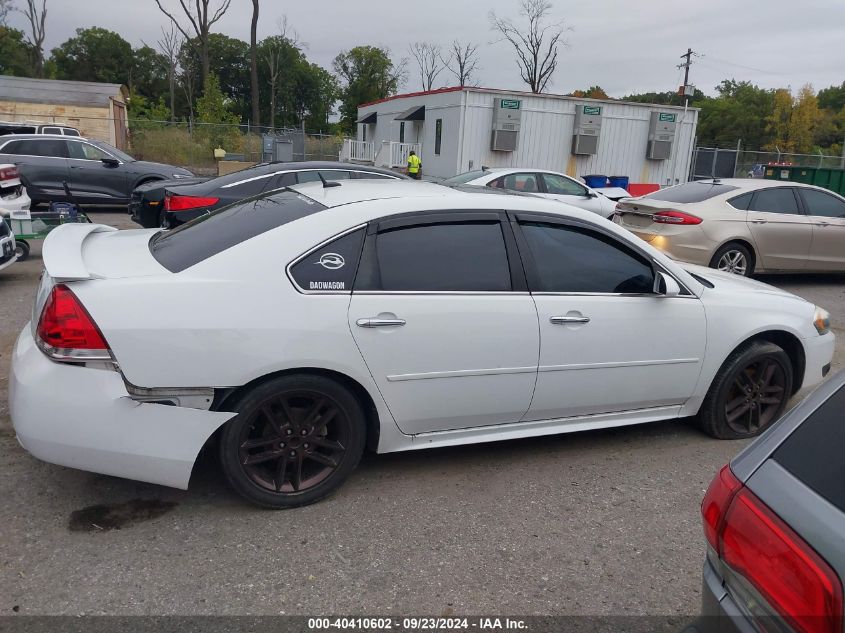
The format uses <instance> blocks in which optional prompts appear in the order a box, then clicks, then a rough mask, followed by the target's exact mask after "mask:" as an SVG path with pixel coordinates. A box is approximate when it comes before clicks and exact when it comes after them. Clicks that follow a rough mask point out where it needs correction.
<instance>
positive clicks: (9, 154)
mask: <svg viewBox="0 0 845 633" xmlns="http://www.w3.org/2000/svg"><path fill="white" fill-rule="evenodd" d="M0 163H14V164H16V165H17V166H18V169H19V170H20V172H21V181H22V182H23V184H24V186H25V187H26V190H27V193H28V194H29V197H30V198H31V199H32V205H33V206H35V205H36V204H38V203H40V202H50V201H53V200H65V199H66V198H67V195H66V194H65V191H64V183H65V182H67V183H68V186H69V187H70V189H71V191H72V192H73V197H74V199H75V200H76V201H77V202H79V203H82V204H127V203H128V202H129V195H130V193H131V192H132V190H133V189H134V188H135V187H137V186H138V185H140V184H143V183H146V182H150V181H151V180H164V179H170V178H188V177H191V176H193V174H192V173H191V172H189V171H188V170H187V169H182V168H181V167H173V166H171V165H164V164H161V163H150V162H147V161H141V160H135V159H134V158H132V157H131V156H129V155H128V154H125V153H124V152H121V151H120V150H119V149H117V148H116V147H112V146H111V145H109V144H108V143H103V142H102V141H95V140H91V139H86V138H81V137H71V136H62V135H58V134H10V135H7V136H0Z"/></svg>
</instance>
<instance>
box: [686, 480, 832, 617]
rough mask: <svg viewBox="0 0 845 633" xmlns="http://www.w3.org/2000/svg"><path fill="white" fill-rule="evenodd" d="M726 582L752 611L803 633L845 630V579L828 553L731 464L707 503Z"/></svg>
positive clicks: (711, 537) (709, 533) (707, 530)
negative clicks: (844, 590)
mask: <svg viewBox="0 0 845 633" xmlns="http://www.w3.org/2000/svg"><path fill="white" fill-rule="evenodd" d="M701 515H702V518H703V521H704V535H705V537H706V538H707V542H708V543H709V545H710V547H711V548H712V549H713V552H714V553H715V554H716V555H717V556H718V558H719V560H720V563H721V565H722V568H723V569H722V576H723V578H724V579H725V587H726V588H727V589H728V591H729V592H730V593H731V595H732V596H733V597H734V599H735V600H736V601H737V602H738V603H739V604H740V605H741V607H743V609H744V610H745V611H747V612H748V613H749V614H750V615H751V616H752V617H755V618H759V619H760V620H761V621H765V620H766V619H771V618H773V617H781V618H784V619H785V620H786V621H787V622H788V623H789V625H790V627H791V628H792V629H793V630H795V631H797V632H798V633H834V632H837V633H841V631H842V614H843V609H842V601H843V596H842V582H841V581H840V579H839V576H837V574H836V572H835V571H834V570H833V569H832V568H831V567H830V565H828V564H827V563H826V562H825V561H824V559H822V558H821V556H819V555H818V554H817V553H816V551H815V550H814V549H813V548H812V547H811V546H810V545H809V544H808V543H807V542H806V541H805V540H804V539H802V538H801V537H800V536H799V535H798V534H796V533H795V531H794V530H793V529H792V528H790V527H789V526H788V525H787V524H786V523H785V522H784V521H783V520H782V519H781V518H780V517H778V516H777V515H776V514H775V513H774V512H772V510H771V509H770V508H769V507H768V506H767V505H766V504H765V503H763V502H762V501H761V500H760V499H759V498H758V497H757V496H756V495H755V494H754V493H752V492H751V491H750V490H749V489H748V488H746V487H744V486H743V484H742V483H741V482H740V481H739V480H738V479H737V478H736V476H735V475H734V474H733V472H731V469H730V466H725V467H724V468H722V470H721V471H720V472H719V474H718V475H716V477H715V478H714V479H713V482H712V483H711V484H710V487H709V488H708V489H707V494H706V495H705V496H704V501H702V503H701Z"/></svg>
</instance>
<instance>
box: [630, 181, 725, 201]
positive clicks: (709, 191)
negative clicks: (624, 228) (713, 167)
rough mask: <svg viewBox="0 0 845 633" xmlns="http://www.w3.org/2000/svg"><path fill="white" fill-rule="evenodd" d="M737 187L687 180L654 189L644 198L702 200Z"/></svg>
mask: <svg viewBox="0 0 845 633" xmlns="http://www.w3.org/2000/svg"><path fill="white" fill-rule="evenodd" d="M737 189H738V187H732V186H730V185H723V184H721V183H714V182H708V181H699V180H696V181H693V182H687V183H684V184H683V185H675V186H674V187H667V188H666V189H661V190H660V191H655V192H654V193H650V194H648V195H647V196H644V198H643V199H644V200H661V201H663V202H677V203H679V204H684V203H686V202H704V201H705V200H709V199H710V198H715V197H716V196H721V195H723V194H726V193H730V192H731V191H736V190H737Z"/></svg>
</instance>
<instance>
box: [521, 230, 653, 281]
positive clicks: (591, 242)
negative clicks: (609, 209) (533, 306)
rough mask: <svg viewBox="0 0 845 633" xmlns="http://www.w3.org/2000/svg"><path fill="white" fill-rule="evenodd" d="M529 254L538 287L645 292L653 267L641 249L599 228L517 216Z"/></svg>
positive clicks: (651, 276) (651, 279)
mask: <svg viewBox="0 0 845 633" xmlns="http://www.w3.org/2000/svg"><path fill="white" fill-rule="evenodd" d="M520 227H521V229H522V234H523V236H524V237H525V241H526V242H527V243H528V248H529V250H530V251H531V255H532V257H533V259H534V267H535V269H536V272H537V280H536V282H535V283H536V285H537V287H534V288H532V290H536V291H538V292H575V293H613V294H619V293H622V294H650V293H652V292H654V270H653V269H652V267H651V264H650V263H649V262H648V260H646V259H645V258H644V257H642V256H641V255H639V254H637V253H636V252H634V251H633V249H630V248H628V247H627V246H625V245H624V244H621V243H619V242H618V241H616V240H615V239H613V238H611V237H608V236H606V235H603V234H601V233H598V232H595V231H591V230H589V229H583V228H580V227H574V226H563V225H558V224H544V223H540V222H521V223H520Z"/></svg>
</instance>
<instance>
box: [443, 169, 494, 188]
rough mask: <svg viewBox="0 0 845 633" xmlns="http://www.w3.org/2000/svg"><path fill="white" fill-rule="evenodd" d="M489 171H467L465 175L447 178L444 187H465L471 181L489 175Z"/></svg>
mask: <svg viewBox="0 0 845 633" xmlns="http://www.w3.org/2000/svg"><path fill="white" fill-rule="evenodd" d="M489 173H490V172H489V171H484V170H483V169H478V170H476V171H467V172H464V173H463V174H458V175H457V176H452V177H451V178H447V179H446V180H444V181H443V184H444V185H465V184H466V183H468V182H469V181H470V180H475V179H476V178H481V177H482V176H486V175H488V174H489Z"/></svg>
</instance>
